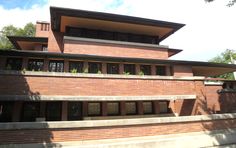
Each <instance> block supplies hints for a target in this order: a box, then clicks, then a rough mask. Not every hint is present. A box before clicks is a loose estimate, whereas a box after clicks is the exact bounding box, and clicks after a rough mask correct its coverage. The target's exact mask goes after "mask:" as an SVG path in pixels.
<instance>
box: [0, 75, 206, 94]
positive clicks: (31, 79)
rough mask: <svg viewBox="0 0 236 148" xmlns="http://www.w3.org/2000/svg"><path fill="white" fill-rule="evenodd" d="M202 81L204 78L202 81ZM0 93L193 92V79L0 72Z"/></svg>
mask: <svg viewBox="0 0 236 148" xmlns="http://www.w3.org/2000/svg"><path fill="white" fill-rule="evenodd" d="M200 83H202V82H200ZM0 84H4V85H0V94H2V95H4V94H5V95H9V94H14V95H22V94H28V93H30V92H34V93H36V92H37V93H39V94H41V95H80V96H96V95H97V96H144V95H194V94H195V93H196V91H195V83H194V81H179V80H144V79H114V78H77V77H46V76H25V77H24V76H13V75H11V76H3V75H2V76H0Z"/></svg>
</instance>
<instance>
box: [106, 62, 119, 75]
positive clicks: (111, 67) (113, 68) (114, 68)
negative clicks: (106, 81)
mask: <svg viewBox="0 0 236 148" xmlns="http://www.w3.org/2000/svg"><path fill="white" fill-rule="evenodd" d="M107 73H108V74H119V64H116V63H108V64H107Z"/></svg>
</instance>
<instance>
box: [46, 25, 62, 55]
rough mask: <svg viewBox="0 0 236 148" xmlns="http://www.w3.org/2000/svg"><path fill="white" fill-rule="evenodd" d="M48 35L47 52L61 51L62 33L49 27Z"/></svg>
mask: <svg viewBox="0 0 236 148" xmlns="http://www.w3.org/2000/svg"><path fill="white" fill-rule="evenodd" d="M48 36H49V37H48V52H63V51H64V49H63V33H61V32H53V31H52V30H51V29H50V31H49V35H48Z"/></svg>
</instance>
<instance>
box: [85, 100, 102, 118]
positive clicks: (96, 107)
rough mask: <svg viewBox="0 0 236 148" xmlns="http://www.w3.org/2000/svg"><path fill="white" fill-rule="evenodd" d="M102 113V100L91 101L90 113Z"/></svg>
mask: <svg viewBox="0 0 236 148" xmlns="http://www.w3.org/2000/svg"><path fill="white" fill-rule="evenodd" d="M101 114H102V108H101V103H100V102H89V103H88V115H89V116H99V115H101Z"/></svg>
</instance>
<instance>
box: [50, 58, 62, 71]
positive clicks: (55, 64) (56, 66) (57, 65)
mask: <svg viewBox="0 0 236 148" xmlns="http://www.w3.org/2000/svg"><path fill="white" fill-rule="evenodd" d="M49 71H50V72H63V71H64V61H56V60H50V61H49Z"/></svg>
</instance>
